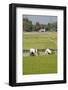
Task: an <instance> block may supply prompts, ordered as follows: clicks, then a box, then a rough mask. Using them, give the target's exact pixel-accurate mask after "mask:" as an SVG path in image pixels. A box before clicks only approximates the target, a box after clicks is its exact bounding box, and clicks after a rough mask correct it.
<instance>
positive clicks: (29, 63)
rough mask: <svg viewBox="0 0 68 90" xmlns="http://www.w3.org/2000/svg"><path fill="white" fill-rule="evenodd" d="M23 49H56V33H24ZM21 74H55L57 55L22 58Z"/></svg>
mask: <svg viewBox="0 0 68 90" xmlns="http://www.w3.org/2000/svg"><path fill="white" fill-rule="evenodd" d="M23 42H24V49H30V48H38V49H43V48H44V49H45V48H51V49H56V48H57V45H56V44H57V34H56V32H42V33H34V32H29V33H28V32H26V33H24V39H23ZM22 62H23V65H22V66H23V67H22V68H23V72H22V73H23V74H24V75H28V74H48V73H57V55H56V54H52V55H46V56H24V57H23V60H22Z"/></svg>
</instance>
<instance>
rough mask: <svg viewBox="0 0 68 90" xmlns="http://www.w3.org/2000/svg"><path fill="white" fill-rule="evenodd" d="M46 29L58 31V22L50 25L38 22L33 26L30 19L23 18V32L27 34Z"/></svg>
mask: <svg viewBox="0 0 68 90" xmlns="http://www.w3.org/2000/svg"><path fill="white" fill-rule="evenodd" d="M41 28H42V29H45V30H46V31H50V32H52V31H55V32H56V31H57V22H53V23H48V24H40V23H39V22H36V24H35V25H34V24H32V21H30V20H29V19H28V18H23V30H24V31H26V32H32V31H39V30H40V29H41Z"/></svg>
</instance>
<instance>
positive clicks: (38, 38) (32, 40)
mask: <svg viewBox="0 0 68 90" xmlns="http://www.w3.org/2000/svg"><path fill="white" fill-rule="evenodd" d="M23 42H24V49H30V48H39V49H41V48H53V49H55V48H57V46H56V42H57V36H56V32H44V33H31V32H29V33H24V41H23Z"/></svg>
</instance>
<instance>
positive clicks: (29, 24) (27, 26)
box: [23, 18, 32, 32]
mask: <svg viewBox="0 0 68 90" xmlns="http://www.w3.org/2000/svg"><path fill="white" fill-rule="evenodd" d="M23 30H24V31H27V32H31V31H32V21H29V20H28V19H27V18H24V19H23Z"/></svg>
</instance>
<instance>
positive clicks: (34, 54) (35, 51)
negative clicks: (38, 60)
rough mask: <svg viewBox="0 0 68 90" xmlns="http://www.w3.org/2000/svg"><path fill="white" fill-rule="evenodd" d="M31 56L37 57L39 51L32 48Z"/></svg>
mask: <svg viewBox="0 0 68 90" xmlns="http://www.w3.org/2000/svg"><path fill="white" fill-rule="evenodd" d="M30 56H37V49H34V48H31V49H30Z"/></svg>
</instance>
